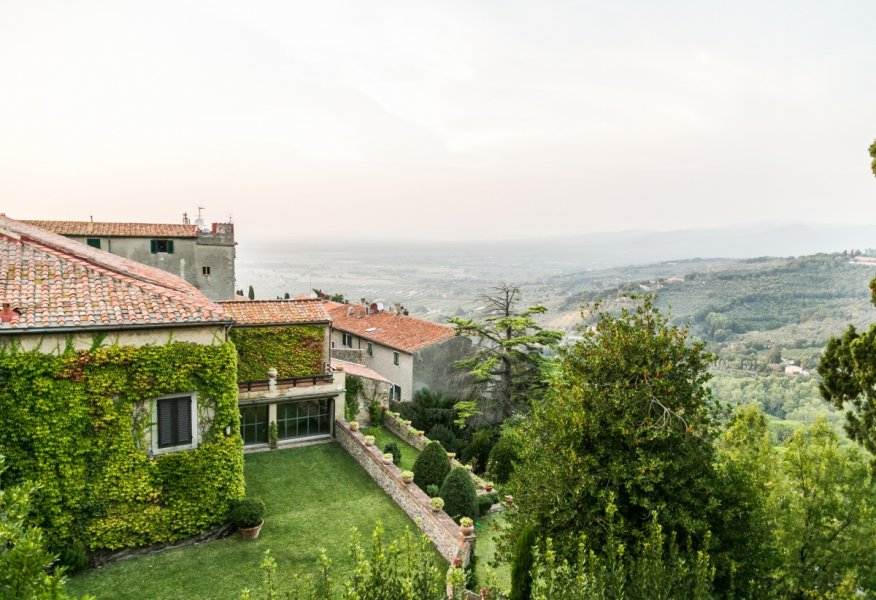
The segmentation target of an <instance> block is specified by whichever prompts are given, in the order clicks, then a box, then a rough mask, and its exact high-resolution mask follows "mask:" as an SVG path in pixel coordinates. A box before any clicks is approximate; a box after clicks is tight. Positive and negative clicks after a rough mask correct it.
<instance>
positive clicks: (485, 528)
mask: <svg viewBox="0 0 876 600" xmlns="http://www.w3.org/2000/svg"><path fill="white" fill-rule="evenodd" d="M504 523H505V516H504V514H503V513H498V514H492V515H487V516H484V517H481V518H480V519H478V520H477V526H476V528H475V534H476V535H477V543H476V545H475V552H476V553H477V557H478V561H477V566H476V569H477V575H478V581H479V582H481V583H484V582H486V580H487V571H486V569H487V567H488V566H489V567H490V568H491V569H492V570H493V573H495V574H496V581H497V583H498V584H499V589H500V590H502V591H504V592H505V593H508V592H510V591H511V565H509V564H508V563H502V564H500V565H499V566H497V567H493V566H491V565H490V563H492V562H493V560H495V558H496V543H497V542H498V540H499V537H500V536H501V534H502V531H501V529H500V527H502V525H504Z"/></svg>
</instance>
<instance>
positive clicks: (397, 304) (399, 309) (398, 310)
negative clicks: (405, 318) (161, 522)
mask: <svg viewBox="0 0 876 600" xmlns="http://www.w3.org/2000/svg"><path fill="white" fill-rule="evenodd" d="M401 311H402V308H401V304H400V303H398V302H396V303H395V315H396V316H398V315H400V314H401Z"/></svg>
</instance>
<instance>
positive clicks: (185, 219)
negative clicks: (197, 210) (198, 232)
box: [183, 213, 191, 225]
mask: <svg viewBox="0 0 876 600" xmlns="http://www.w3.org/2000/svg"><path fill="white" fill-rule="evenodd" d="M190 224H191V223H190V222H189V213H183V225H190Z"/></svg>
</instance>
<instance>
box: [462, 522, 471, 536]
mask: <svg viewBox="0 0 876 600" xmlns="http://www.w3.org/2000/svg"><path fill="white" fill-rule="evenodd" d="M459 531H461V532H462V535H466V536H468V535H471V534H473V533H474V525H469V526H468V527H463V526H462V525H460V526H459Z"/></svg>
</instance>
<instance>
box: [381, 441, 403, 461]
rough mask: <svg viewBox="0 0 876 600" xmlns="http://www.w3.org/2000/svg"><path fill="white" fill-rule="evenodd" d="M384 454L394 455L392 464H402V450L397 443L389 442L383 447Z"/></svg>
mask: <svg viewBox="0 0 876 600" xmlns="http://www.w3.org/2000/svg"><path fill="white" fill-rule="evenodd" d="M383 452H384V453H386V454H392V464H394V465H398V464H401V448H399V447H398V444H396V443H395V442H389V443H388V444H387V445H386V446H384V447H383Z"/></svg>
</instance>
